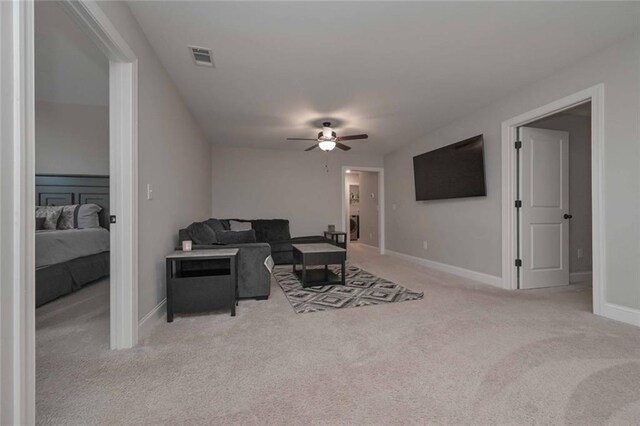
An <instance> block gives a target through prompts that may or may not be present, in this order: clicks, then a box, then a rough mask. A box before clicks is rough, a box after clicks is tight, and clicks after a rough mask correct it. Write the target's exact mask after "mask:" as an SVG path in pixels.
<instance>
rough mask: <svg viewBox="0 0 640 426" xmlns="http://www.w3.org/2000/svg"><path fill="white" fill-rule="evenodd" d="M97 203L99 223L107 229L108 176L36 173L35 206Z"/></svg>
mask: <svg viewBox="0 0 640 426" xmlns="http://www.w3.org/2000/svg"><path fill="white" fill-rule="evenodd" d="M89 203H93V204H97V205H99V206H100V207H102V212H100V225H101V226H102V227H104V228H107V229H109V176H102V175H40V174H38V175H36V206H66V205H70V204H89Z"/></svg>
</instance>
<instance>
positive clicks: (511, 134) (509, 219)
mask: <svg viewBox="0 0 640 426" xmlns="http://www.w3.org/2000/svg"><path fill="white" fill-rule="evenodd" d="M589 101H591V200H592V201H591V203H592V204H591V206H592V207H591V210H592V217H593V219H592V234H593V236H592V238H593V243H592V247H593V313H594V314H597V315H601V314H602V307H603V306H604V305H605V297H606V281H605V256H604V251H605V249H604V241H605V238H604V231H605V227H604V206H603V200H604V196H603V184H604V156H603V152H604V149H603V145H604V84H598V85H596V86H593V87H590V88H588V89H585V90H582V91H580V92H578V93H574V94H573V95H570V96H567V97H565V98H562V99H560V100H557V101H555V102H552V103H550V104H547V105H544V106H542V107H540V108H536V109H534V110H532V111H529V112H526V113H524V114H521V115H518V116H517V117H513V118H511V119H509V120H507V121H504V122H503V123H502V281H503V287H504V288H506V289H514V290H515V289H517V286H518V283H517V268H516V267H515V263H514V261H515V259H516V253H517V246H516V235H517V229H516V214H517V211H516V208H515V207H514V206H515V201H516V189H517V188H516V182H517V180H516V150H515V149H514V142H515V141H516V138H517V129H518V127H520V126H524V125H526V124H528V123H531V122H533V121H536V120H539V119H541V118H544V117H547V116H549V115H553V114H556V113H558V112H560V111H563V110H566V109H568V108H571V107H574V106H576V105H579V104H582V103H585V102H589Z"/></svg>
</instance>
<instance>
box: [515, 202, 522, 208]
mask: <svg viewBox="0 0 640 426" xmlns="http://www.w3.org/2000/svg"><path fill="white" fill-rule="evenodd" d="M520 207H522V200H516V209H519V208H520Z"/></svg>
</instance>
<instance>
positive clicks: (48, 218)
mask: <svg viewBox="0 0 640 426" xmlns="http://www.w3.org/2000/svg"><path fill="white" fill-rule="evenodd" d="M61 213H62V207H58V206H38V207H36V217H43V218H44V225H43V226H42V229H47V230H53V229H56V227H57V225H58V219H60V214H61Z"/></svg>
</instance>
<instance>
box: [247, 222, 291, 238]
mask: <svg viewBox="0 0 640 426" xmlns="http://www.w3.org/2000/svg"><path fill="white" fill-rule="evenodd" d="M251 222H252V224H253V229H254V230H255V231H256V240H257V241H258V242H264V243H269V242H272V241H287V240H290V239H291V233H290V232H289V221H288V220H286V219H258V220H253V221H251Z"/></svg>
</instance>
